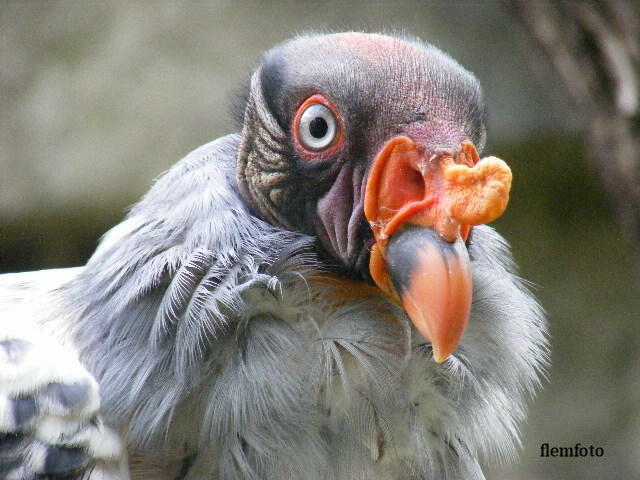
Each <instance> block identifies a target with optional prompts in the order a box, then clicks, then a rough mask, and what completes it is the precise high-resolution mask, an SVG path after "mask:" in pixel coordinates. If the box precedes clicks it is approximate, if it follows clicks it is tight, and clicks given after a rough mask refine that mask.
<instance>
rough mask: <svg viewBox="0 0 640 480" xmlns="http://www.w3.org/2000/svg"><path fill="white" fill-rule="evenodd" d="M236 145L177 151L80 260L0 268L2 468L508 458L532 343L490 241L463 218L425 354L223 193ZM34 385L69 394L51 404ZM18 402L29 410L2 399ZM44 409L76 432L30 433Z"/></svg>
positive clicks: (405, 473) (415, 465)
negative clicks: (464, 275)
mask: <svg viewBox="0 0 640 480" xmlns="http://www.w3.org/2000/svg"><path fill="white" fill-rule="evenodd" d="M312 40H313V39H312ZM289 48H291V47H289ZM428 48H429V49H433V47H428ZM429 51H430V52H433V51H435V49H433V50H429ZM431 54H434V53H431ZM434 55H435V54H434ZM447 61H449V60H447ZM254 78H255V77H254ZM263 108H266V106H264V105H263ZM247 111H248V115H249V116H250V115H252V113H251V107H250V108H249V109H248V110H247ZM272 127H273V128H275V127H276V125H275V124H274V125H272ZM279 128H280V133H281V134H282V135H284V134H285V131H284V130H283V129H282V126H279ZM478 135H480V134H479V133H478ZM265 138H271V137H269V136H268V135H267V137H265ZM247 142H248V140H247V135H246V134H244V135H243V136H240V135H236V134H234V135H229V136H226V137H224V138H221V139H219V140H216V141H215V142H212V143H210V144H208V145H205V146H203V147H200V148H199V149H197V150H195V151H194V152H192V153H191V154H189V155H188V156H187V157H186V158H184V159H183V160H181V161H180V162H178V163H177V164H176V165H175V166H174V167H173V168H172V169H171V170H170V171H169V172H167V173H166V174H165V175H163V176H162V177H161V178H160V179H158V181H157V182H156V183H155V185H154V186H153V188H152V189H151V190H150V191H149V193H148V194H147V195H145V197H144V198H143V199H142V200H141V201H140V203H138V204H137V205H136V206H135V207H134V208H133V209H132V210H131V212H130V213H129V214H128V215H127V218H126V219H125V220H124V221H123V222H122V223H121V224H120V225H118V226H116V227H115V228H114V229H112V230H111V231H110V232H109V233H108V234H107V235H106V236H105V238H104V239H103V241H102V242H101V244H100V247H99V248H98V250H97V251H96V253H95V254H94V255H93V256H92V258H91V259H90V261H89V262H88V263H87V265H86V266H85V267H83V268H79V269H73V270H62V271H54V272H38V273H33V274H21V275H18V276H15V275H8V276H3V277H0V294H1V296H0V318H1V319H2V320H0V432H1V433H0V472H3V473H2V475H5V477H6V478H8V479H9V478H20V479H31V478H35V477H34V475H35V473H45V472H47V468H46V465H44V463H46V462H44V460H42V458H44V457H43V456H46V455H52V453H51V452H53V451H54V450H53V449H55V448H57V447H58V446H59V445H65V446H70V448H74V449H76V450H75V451H77V452H79V453H78V455H79V457H78V459H76V462H75V463H73V462H71V461H69V462H67V464H66V465H62V464H63V463H64V462H63V461H62V460H60V461H59V462H58V463H59V464H60V465H58V466H57V467H58V470H60V472H62V473H69V472H71V473H74V474H75V475H76V476H78V478H85V479H87V480H96V479H98V478H109V479H125V478H129V477H128V476H129V473H128V467H127V464H128V465H129V468H130V471H131V475H132V477H133V478H149V479H151V478H154V479H205V478H207V479H220V480H222V479H225V480H227V479H229V480H230V479H287V478H291V479H293V478H296V479H320V478H322V479H325V478H326V479H329V478H330V479H358V478H362V479H365V478H367V479H372V478H380V479H387V478H397V479H414V478H433V479H447V478H448V479H461V478H470V479H481V478H483V474H482V471H481V469H480V466H479V463H478V459H479V458H481V457H484V458H498V459H505V458H510V457H512V456H513V455H514V453H515V446H516V445H517V433H518V425H519V423H520V422H521V421H522V420H523V419H524V417H525V402H526V400H527V398H528V397H529V396H530V395H531V394H532V393H533V392H534V390H535V388H536V387H537V386H538V382H539V373H540V370H541V368H543V366H544V364H545V358H546V357H545V355H546V354H545V352H546V340H545V326H544V317H543V313H542V310H541V309H540V307H539V306H538V304H537V303H536V301H535V299H534V298H533V297H532V296H531V294H530V292H529V291H528V290H527V288H526V286H525V285H524V283H523V282H522V281H521V280H520V279H519V278H518V277H517V276H516V274H515V273H514V265H513V261H512V259H511V257H510V255H509V252H508V248H507V246H506V243H505V242H504V240H503V239H502V238H501V237H500V236H499V235H498V234H497V233H496V232H495V231H494V230H493V229H491V228H489V227H484V226H483V227H476V228H475V229H474V235H473V241H472V242H470V243H469V245H468V248H469V253H470V257H471V260H472V267H473V268H472V270H473V282H474V291H473V305H472V316H471V319H470V322H469V327H468V329H467V331H466V333H465V336H464V338H463V340H462V343H461V344H460V346H459V348H458V350H457V351H456V352H455V354H454V355H453V356H451V357H450V358H449V360H447V361H446V362H445V363H443V364H436V363H435V362H433V360H432V359H431V357H430V346H429V344H428V343H427V342H425V340H424V339H423V338H422V337H421V336H420V335H419V334H418V333H417V332H416V331H415V330H414V328H413V326H412V325H411V323H410V322H409V321H408V319H407V317H406V315H405V314H404V312H403V311H402V310H401V309H400V308H399V307H398V306H396V305H395V304H394V303H393V302H391V301H390V300H387V299H386V298H383V297H382V296H378V297H356V298H351V297H348V296H345V295H344V291H343V287H341V286H339V285H338V286H336V285H334V284H332V283H331V282H329V283H328V282H326V281H322V280H319V278H320V277H322V276H323V275H324V276H326V275H335V273H332V271H331V268H332V267H333V264H332V263H331V262H327V260H326V256H325V253H326V252H321V254H320V255H319V254H318V252H319V247H318V243H317V241H316V238H315V237H314V236H313V235H311V233H313V232H310V231H305V230H304V229H297V230H302V231H295V230H296V229H295V228H294V226H293V224H292V225H290V227H291V228H285V226H284V225H282V224H281V222H279V221H275V219H274V218H270V217H269V216H266V217H265V216H264V215H260V216H258V214H257V212H256V210H255V205H251V204H249V203H248V202H247V201H246V199H245V198H243V197H242V196H241V195H240V193H239V188H238V185H237V183H236V169H237V158H238V155H239V154H238V152H240V156H242V152H243V151H244V152H246V151H247V147H246V145H247ZM270 148H275V147H274V145H272V146H271V147H270ZM261 188H262V187H261ZM292 198H293V197H292ZM260 217H262V218H264V219H261V218H260ZM283 218H284V217H283ZM270 220H271V221H270ZM320 250H322V249H320ZM24 345H26V346H27V347H25V348H26V350H25V351H26V352H29V351H32V352H37V354H38V356H39V357H37V358H36V357H35V356H33V357H30V356H29V354H28V353H22V349H23V348H22V347H23V346H24ZM29 349H31V350H29ZM56 352H57V353H56ZM21 355H22V356H21ZM34 355H35V354H34ZM7 372H8V373H7ZM52 385H53V386H55V385H60V386H61V387H53V389H54V390H55V389H58V390H59V389H60V388H63V389H64V388H67V389H69V388H70V389H71V390H68V391H69V392H76V390H73V389H74V388H76V386H79V385H81V386H83V388H85V389H86V392H84V393H82V392H78V393H77V394H74V393H70V394H69V396H70V397H71V398H70V402H69V403H70V404H69V405H68V406H67V408H63V407H64V405H62V406H60V405H61V404H64V401H62V402H60V401H57V403H56V399H55V398H54V397H55V394H52V393H51V389H52ZM98 385H99V400H98V398H97V395H98V388H97V386H98ZM72 386H73V387H72ZM81 393H82V394H81ZM25 398H29V399H31V398H34V399H36V400H35V404H36V405H37V406H38V408H37V409H36V411H35V412H34V413H33V414H30V413H29V414H28V415H27V414H17V413H16V411H17V410H16V408H15V405H16V404H17V403H16V402H20V401H23V399H25ZM58 400H59V399H58ZM75 400H77V401H75ZM80 400H82V401H80ZM76 404H77V405H76ZM52 416H53V417H55V418H56V419H57V421H66V420H65V419H68V420H70V421H73V422H75V423H74V425H75V426H77V428H78V430H77V432H78V433H77V435H79V436H80V435H84V437H82V439H72V440H71V441H66V440H65V441H61V440H60V438H62V437H60V436H59V435H58V434H57V433H56V434H51V433H50V432H49V433H46V434H45V433H43V428H44V427H42V425H46V424H47V422H50V421H51V420H50V419H51V418H52ZM27 417H28V418H27ZM83 429H84V430H83ZM91 429H94V430H95V431H93V433H83V432H84V431H88V430H91ZM54 430H55V428H54ZM58 430H59V431H60V432H62V431H63V430H64V428H63V427H62V426H60V427H59V429H58ZM115 432H118V436H116V434H115ZM56 435H58V436H56ZM65 438H66V437H65ZM15 439H20V441H25V442H30V444H32V445H35V444H37V445H39V447H38V448H39V449H40V450H38V451H39V452H40V453H37V454H36V453H29V452H31V451H32V450H33V449H32V450H29V448H32V447H27V446H25V445H26V444H21V445H20V446H19V447H16V446H15V442H14V440H15ZM12 442H13V443H12ZM65 442H66V443H65ZM120 442H121V443H120ZM120 444H123V445H125V446H126V452H125V450H124V449H122V448H121V449H118V445H120ZM33 451H34V452H35V450H33ZM43 452H44V453H43ZM80 454H81V455H82V457H81V458H80ZM38 455H40V457H38ZM38 458H40V460H38ZM38 462H39V463H38ZM43 462H44V463H43ZM49 470H50V471H49V472H48V473H56V472H54V471H53V468H49ZM60 472H59V473H60ZM0 476H1V475H0ZM5 477H2V478H5Z"/></svg>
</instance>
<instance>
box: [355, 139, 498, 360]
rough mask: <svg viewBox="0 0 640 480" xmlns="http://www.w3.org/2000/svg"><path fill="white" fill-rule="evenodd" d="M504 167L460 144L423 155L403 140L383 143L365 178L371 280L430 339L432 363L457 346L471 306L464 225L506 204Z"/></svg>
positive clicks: (490, 216) (488, 219)
mask: <svg viewBox="0 0 640 480" xmlns="http://www.w3.org/2000/svg"><path fill="white" fill-rule="evenodd" d="M510 188H511V170H510V169H509V167H508V166H507V164H506V163H505V162H503V161H502V160H500V159H498V158H495V157H487V158H484V159H482V160H480V158H479V156H478V152H477V151H476V148H475V146H474V145H473V144H472V143H471V142H469V141H465V142H463V143H462V145H461V147H460V151H459V153H458V154H457V155H456V156H455V157H454V156H453V155H452V154H451V153H448V152H445V153H441V154H436V155H433V156H430V157H427V156H426V154H425V149H424V148H422V147H421V146H420V145H418V144H416V143H415V142H414V141H413V140H411V139H410V138H408V137H404V136H400V137H395V138H392V139H391V140H389V141H388V142H387V143H386V144H385V146H384V147H383V148H382V150H381V151H380V153H379V154H378V155H377V157H376V159H375V160H374V164H373V167H372V170H371V173H370V175H369V178H368V180H367V186H366V191H365V199H364V212H365V216H366V218H367V220H368V221H369V224H370V225H371V228H372V230H373V234H374V237H375V240H376V242H375V244H374V246H373V248H372V250H371V259H370V262H369V271H370V273H371V277H372V278H373V280H374V281H375V283H376V284H377V285H378V287H379V288H381V289H382V290H383V291H384V292H385V293H386V294H387V295H389V296H390V297H391V298H393V299H395V300H396V301H399V302H400V303H402V305H403V307H404V309H405V311H406V312H407V315H408V316H409V318H410V319H411V321H412V322H413V324H414V325H415V327H416V329H417V330H418V331H419V332H420V333H421V334H422V335H423V336H424V337H425V338H426V339H427V340H429V341H430V342H431V344H432V348H433V357H434V359H435V361H436V362H438V363H441V362H444V361H445V360H446V359H447V358H449V356H450V355H451V354H452V353H453V352H454V351H455V349H456V348H457V346H458V344H459V343H460V341H461V339H462V336H463V333H464V330H465V327H466V325H467V322H468V320H469V315H470V311H471V297H472V282H471V265H470V261H469V255H468V253H467V248H466V246H465V244H464V241H465V240H466V239H467V237H468V235H469V232H470V230H471V227H472V226H473V225H480V224H484V223H488V222H491V221H493V220H495V219H496V218H498V217H499V216H500V215H502V213H503V212H504V210H505V208H506V206H507V203H508V201H509V190H510Z"/></svg>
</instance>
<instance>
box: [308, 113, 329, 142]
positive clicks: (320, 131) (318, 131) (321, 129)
mask: <svg viewBox="0 0 640 480" xmlns="http://www.w3.org/2000/svg"><path fill="white" fill-rule="evenodd" d="M327 130H329V125H327V121H326V120H325V119H324V118H322V117H316V118H314V119H313V120H311V123H309V133H310V134H311V135H312V136H313V137H315V138H322V137H324V136H325V135H326V134H327Z"/></svg>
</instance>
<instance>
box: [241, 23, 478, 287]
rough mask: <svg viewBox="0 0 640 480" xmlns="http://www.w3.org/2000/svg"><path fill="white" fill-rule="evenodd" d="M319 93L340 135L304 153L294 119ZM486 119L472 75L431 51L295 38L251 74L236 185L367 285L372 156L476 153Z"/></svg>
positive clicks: (364, 37)
mask: <svg viewBox="0 0 640 480" xmlns="http://www.w3.org/2000/svg"><path fill="white" fill-rule="evenodd" d="M318 94H319V95H322V96H323V97H324V98H326V99H327V100H328V101H329V102H330V103H331V104H332V105H333V106H334V107H335V109H336V111H337V115H338V116H339V119H338V120H339V128H340V129H342V132H341V133H342V137H341V138H340V142H339V144H338V145H334V148H331V149H329V151H328V152H327V153H326V154H323V153H322V152H320V153H319V154H314V155H308V154H306V153H305V151H304V149H301V148H300V145H299V142H297V140H296V135H295V132H294V131H293V130H294V119H295V117H296V113H297V111H298V109H299V107H300V106H301V105H302V104H303V103H304V102H305V101H306V100H307V99H308V98H309V97H311V96H313V95H318ZM483 120H484V106H483V102H482V93H481V90H480V86H479V84H478V82H477V80H476V79H475V77H473V75H472V74H470V73H469V72H467V71H466V70H464V69H463V68H462V67H461V66H460V65H459V64H457V63H456V62H455V61H454V60H452V59H451V58H450V57H448V56H446V55H445V54H443V53H442V52H440V51H439V50H437V49H435V48H434V47H431V46H428V45H425V44H422V43H419V42H417V41H413V40H401V39H398V38H391V37H386V36H380V35H370V34H361V33H347V34H335V35H329V36H320V37H312V38H302V39H296V40H293V41H291V42H288V43H285V44H284V45H282V46H280V47H277V48H276V49H274V50H272V51H271V52H269V53H267V54H266V56H265V58H264V60H263V63H262V65H261V67H260V68H259V69H258V71H257V72H256V73H255V74H254V77H253V79H252V83H251V89H250V92H249V99H248V103H247V109H246V113H245V118H244V128H243V139H242V146H241V151H240V155H239V175H238V184H239V187H240V190H241V192H242V193H243V196H244V198H245V199H246V200H247V201H248V203H249V204H250V205H251V206H252V207H253V208H254V210H255V211H256V213H257V214H258V215H259V216H261V217H263V218H264V219H265V220H267V221H269V222H271V223H274V224H276V225H278V226H282V227H284V228H288V229H291V230H296V231H300V232H303V233H307V234H310V235H314V236H316V237H317V238H318V243H319V250H320V252H321V253H322V254H323V255H324V256H325V257H326V258H327V259H331V260H332V263H333V264H334V265H335V266H336V268H339V269H340V270H342V271H343V273H346V274H348V275H350V276H352V277H355V278H364V279H369V278H370V276H369V268H368V264H369V250H370V248H371V245H372V244H373V242H374V239H373V235H372V232H371V228H370V226H369V224H368V223H367V221H366V219H365V217H364V213H363V197H364V190H365V186H366V181H367V177H368V174H369V172H370V169H371V166H372V162H373V159H374V158H375V157H376V155H377V153H378V152H379V151H380V149H381V148H382V147H383V145H384V144H385V142H387V141H388V140H389V139H391V138H393V137H395V136H398V135H404V136H407V137H409V138H411V139H412V140H413V141H415V142H416V143H417V144H419V145H420V147H421V148H423V149H424V150H425V155H426V156H427V157H428V156H430V155H436V154H438V153H441V152H451V153H453V154H455V153H457V150H458V149H459V148H460V145H461V143H462V142H463V141H465V140H469V141H471V142H472V143H474V144H475V145H476V146H477V147H478V149H481V148H482V145H483V144H484V137H485V133H484V125H483ZM265 172H266V173H265Z"/></svg>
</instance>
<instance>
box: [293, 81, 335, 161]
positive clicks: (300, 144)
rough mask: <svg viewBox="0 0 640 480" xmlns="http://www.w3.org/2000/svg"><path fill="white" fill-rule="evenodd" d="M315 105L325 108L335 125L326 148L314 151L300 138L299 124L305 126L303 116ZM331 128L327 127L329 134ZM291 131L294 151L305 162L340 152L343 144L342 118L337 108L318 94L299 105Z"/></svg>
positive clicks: (322, 147)
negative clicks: (304, 159) (305, 160)
mask: <svg viewBox="0 0 640 480" xmlns="http://www.w3.org/2000/svg"><path fill="white" fill-rule="evenodd" d="M315 105H320V106H322V107H325V108H326V109H327V110H328V112H329V113H330V114H331V116H332V117H333V119H334V123H335V125H334V126H333V128H334V129H335V132H334V133H335V135H334V136H333V138H332V139H331V141H330V143H328V144H327V146H323V145H321V146H320V147H319V148H318V149H314V148H312V147H311V146H310V145H308V144H307V145H305V141H304V139H303V138H302V136H301V132H300V128H301V122H303V127H305V126H306V125H305V124H304V122H305V121H306V120H305V119H304V118H303V115H304V114H305V113H306V112H309V110H310V108H311V107H314V106H315ZM325 126H326V125H325ZM331 128H332V126H329V132H331ZM292 131H293V138H294V140H295V147H296V151H297V152H298V153H299V154H300V155H301V156H302V157H304V158H306V159H307V160H321V159H324V158H327V157H329V156H331V155H332V154H334V153H335V152H337V151H338V150H340V149H341V148H342V146H343V144H344V128H343V120H342V116H341V115H340V113H339V110H338V109H337V107H336V106H335V105H334V104H333V103H332V102H331V101H330V100H329V99H328V98H327V97H325V96H324V95H322V94H320V93H316V94H313V95H311V96H310V97H308V98H307V99H306V100H304V101H303V102H302V103H301V104H300V106H299V107H298V110H297V111H296V115H295V117H294V119H293V129H292Z"/></svg>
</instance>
